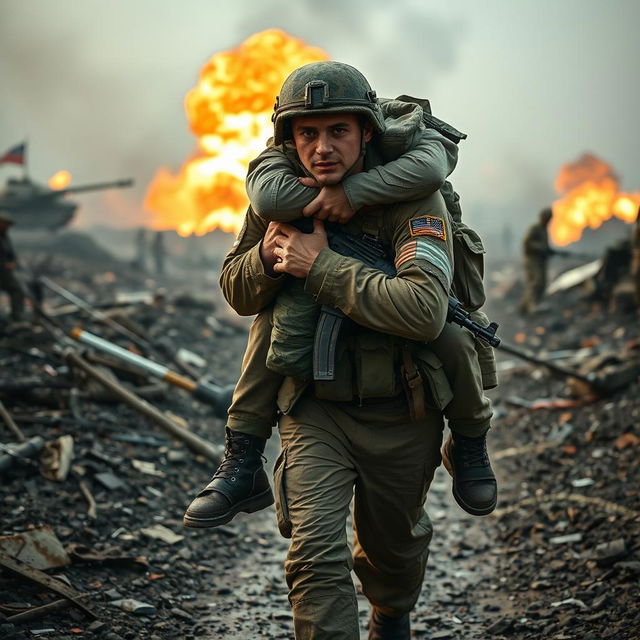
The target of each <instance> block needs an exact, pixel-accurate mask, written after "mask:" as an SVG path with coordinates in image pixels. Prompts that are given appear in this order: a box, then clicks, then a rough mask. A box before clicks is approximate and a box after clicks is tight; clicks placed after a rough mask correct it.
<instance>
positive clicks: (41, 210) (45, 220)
mask: <svg viewBox="0 0 640 640" xmlns="http://www.w3.org/2000/svg"><path fill="white" fill-rule="evenodd" d="M132 185H133V180H131V179H125V180H114V181H112V182H97V183H92V184H85V185H80V186H77V187H66V188H64V189H50V188H49V187H47V186H44V185H42V184H38V183H37V182H33V181H32V180H31V179H30V178H28V177H24V178H10V179H9V180H8V181H7V184H6V187H5V188H4V189H3V190H2V191H0V211H6V212H8V213H9V214H10V215H11V216H12V217H13V219H14V220H15V226H16V228H18V229H27V230H28V229H49V230H52V231H53V230H55V229H59V228H61V227H64V226H65V225H67V224H69V222H71V220H72V218H73V216H74V214H75V212H76V209H77V208H78V204H77V203H76V202H74V201H72V200H68V199H67V198H66V197H65V196H67V195H69V194H74V193H85V192H87V191H101V190H103V189H123V188H125V187H130V186H132Z"/></svg>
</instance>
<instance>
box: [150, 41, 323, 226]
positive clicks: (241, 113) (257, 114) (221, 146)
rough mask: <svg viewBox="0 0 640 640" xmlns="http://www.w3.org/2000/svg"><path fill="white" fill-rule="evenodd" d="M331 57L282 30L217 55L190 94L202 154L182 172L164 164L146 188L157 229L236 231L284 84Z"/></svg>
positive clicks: (191, 120)
mask: <svg viewBox="0 0 640 640" xmlns="http://www.w3.org/2000/svg"><path fill="white" fill-rule="evenodd" d="M327 59H328V56H327V54H326V53H325V52H324V51H322V49H319V48H317V47H311V46H309V45H307V44H306V43H304V42H303V41H302V40H299V39H298V38H294V37H293V36H290V35H288V34H287V33H285V32H284V31H280V30H278V29H269V30H267V31H262V32H260V33H256V34H254V35H252V36H251V37H249V38H248V39H247V40H245V41H244V42H243V43H242V44H241V45H240V46H238V47H236V48H235V49H231V50H229V51H222V52H220V53H216V54H215V55H214V56H213V57H212V58H211V59H210V60H209V61H208V62H207V63H206V64H205V65H204V67H203V68H202V70H201V72H200V77H199V80H198V84H197V86H196V87H194V88H193V89H192V90H191V91H190V92H189V93H188V94H187V96H186V98H185V109H186V112H187V119H188V121H189V126H190V129H191V131H192V132H193V134H194V135H195V136H196V137H197V138H198V146H197V149H196V151H195V152H194V154H193V155H192V156H191V158H189V159H188V160H187V161H186V162H185V163H184V164H183V166H182V168H181V169H180V171H179V172H178V173H177V174H172V173H171V171H170V170H169V169H166V168H161V169H159V170H158V171H157V173H156V175H155V176H154V178H153V180H152V182H151V183H150V185H149V187H148V188H147V194H146V197H145V202H144V207H145V209H146V210H148V211H150V212H152V213H153V214H154V215H153V219H152V222H151V226H152V227H153V228H154V229H157V230H162V229H176V230H177V232H178V233H179V234H180V235H181V236H188V235H191V234H196V235H203V234H205V233H207V232H209V231H212V230H214V229H217V228H220V229H222V230H223V231H228V232H233V233H237V232H238V231H239V230H240V228H241V226H242V221H243V219H244V213H245V211H246V208H247V206H248V204H249V200H248V198H247V195H246V193H245V188H244V179H245V175H246V172H247V167H248V165H249V162H250V161H251V160H252V159H253V158H255V157H256V156H257V155H258V154H259V153H260V152H261V151H262V150H263V148H264V147H265V145H266V142H267V139H268V138H269V137H270V136H271V135H272V131H273V130H272V125H271V113H272V111H273V103H274V102H275V97H276V95H277V93H278V91H279V89H280V87H281V85H282V83H283V82H284V80H285V78H286V77H287V76H288V75H289V74H290V73H291V72H292V71H293V70H294V69H296V68H297V67H299V66H301V65H303V64H307V63H309V62H317V61H320V60H327Z"/></svg>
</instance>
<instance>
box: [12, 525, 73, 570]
mask: <svg viewBox="0 0 640 640" xmlns="http://www.w3.org/2000/svg"><path fill="white" fill-rule="evenodd" d="M0 551H3V552H4V553H6V554H7V555H9V556H11V557H12V558H16V559H18V560H20V561H21V562H24V563H25V564H28V565H29V566H30V567H33V568H34V569H52V568H55V567H66V566H67V565H68V564H69V562H71V561H70V560H69V556H68V555H67V553H66V551H65V550H64V547H63V546H62V543H61V542H60V540H58V537H57V536H56V534H55V533H54V532H53V530H52V529H51V527H48V526H44V527H38V528H37V529H32V530H31V531H24V532H23V533H16V534H14V535H11V536H0Z"/></svg>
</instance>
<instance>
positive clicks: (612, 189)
mask: <svg viewBox="0 0 640 640" xmlns="http://www.w3.org/2000/svg"><path fill="white" fill-rule="evenodd" d="M555 189H556V191H557V192H558V193H559V194H561V195H562V196H563V197H562V198H561V199H560V200H556V201H555V202H554V203H553V218H552V219H551V223H550V225H549V235H550V236H551V240H553V242H554V243H555V244H557V245H559V246H565V245H567V244H571V243H572V242H576V241H578V240H580V238H581V237H582V232H583V231H584V229H586V228H587V227H591V228H592V229H597V228H598V227H600V225H602V223H603V222H605V221H607V220H609V219H610V218H612V217H616V218H619V219H620V220H624V221H625V222H634V221H635V219H636V216H637V215H638V207H640V191H636V192H634V193H620V192H619V191H618V176H616V174H615V173H614V172H613V169H612V168H611V167H610V166H609V165H608V164H607V163H606V162H603V161H602V160H600V159H598V158H596V157H595V156H593V155H591V154H584V155H582V156H581V157H580V158H578V160H576V161H575V162H572V163H569V164H566V165H564V166H563V167H562V168H561V169H560V171H559V172H558V176H557V177H556V183H555Z"/></svg>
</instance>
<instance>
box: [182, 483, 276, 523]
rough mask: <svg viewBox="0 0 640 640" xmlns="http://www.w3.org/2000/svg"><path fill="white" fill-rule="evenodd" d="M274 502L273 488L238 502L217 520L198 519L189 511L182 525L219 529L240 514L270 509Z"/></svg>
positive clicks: (217, 517) (216, 518)
mask: <svg viewBox="0 0 640 640" xmlns="http://www.w3.org/2000/svg"><path fill="white" fill-rule="evenodd" d="M274 502H275V500H274V497H273V492H272V491H271V488H269V489H267V490H266V491H263V492H262V493H259V494H258V495H256V496H251V497H250V498H247V499H245V500H242V501H241V502H237V503H236V504H235V505H233V506H232V507H231V509H229V511H227V512H225V513H223V514H221V515H219V516H216V517H215V518H198V517H196V516H190V515H189V510H187V512H186V513H185V514H184V517H183V518H182V524H183V525H184V526H185V527H191V528H192V529H211V528H212V527H219V526H221V525H223V524H227V523H229V522H231V520H233V518H234V517H235V516H236V515H237V514H238V513H240V512H243V513H255V512H256V511H260V510H262V509H266V508H267V507H270V506H271V505H272V504H273V503H274Z"/></svg>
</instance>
